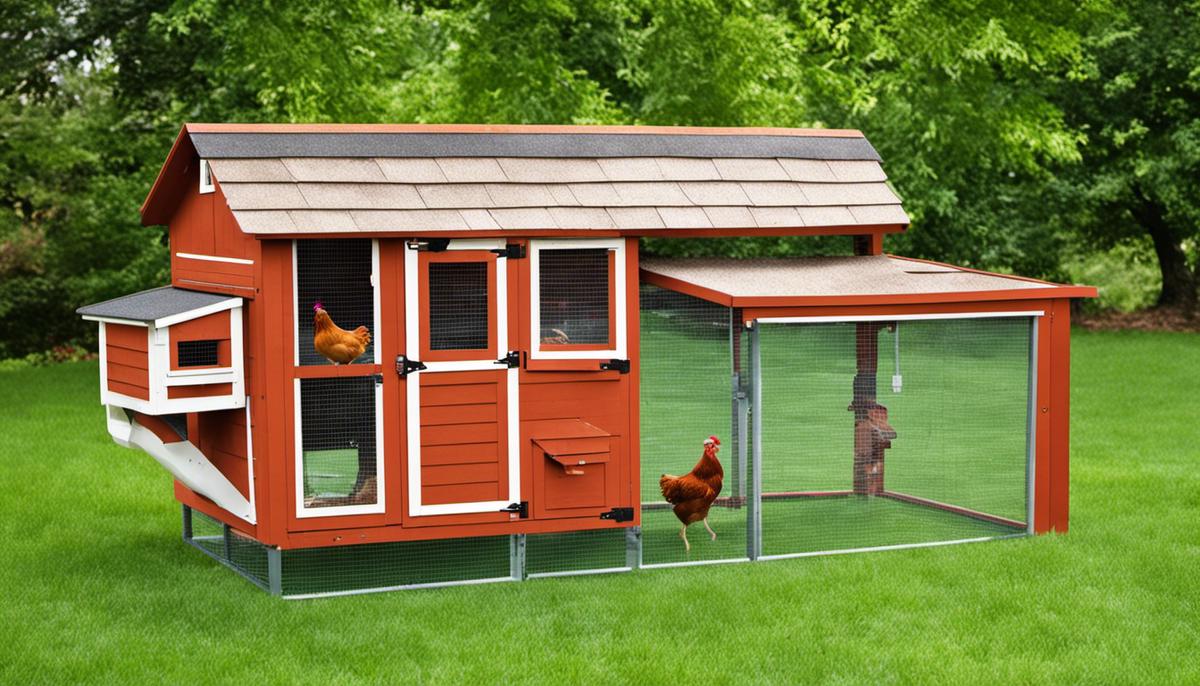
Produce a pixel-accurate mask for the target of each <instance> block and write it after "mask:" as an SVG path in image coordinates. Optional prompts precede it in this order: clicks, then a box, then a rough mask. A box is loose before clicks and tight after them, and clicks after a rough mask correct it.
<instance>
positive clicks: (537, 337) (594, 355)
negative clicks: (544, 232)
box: [529, 238, 627, 360]
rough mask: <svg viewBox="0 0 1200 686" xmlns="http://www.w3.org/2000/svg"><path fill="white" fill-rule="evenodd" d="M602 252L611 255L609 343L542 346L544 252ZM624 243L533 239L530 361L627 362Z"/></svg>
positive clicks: (547, 344)
mask: <svg viewBox="0 0 1200 686" xmlns="http://www.w3.org/2000/svg"><path fill="white" fill-rule="evenodd" d="M586 248H603V249H606V250H608V251H609V259H610V262H609V265H610V266H609V284H608V303H609V312H608V321H609V332H608V335H609V341H608V343H607V344H599V343H576V344H571V343H542V342H541V339H542V321H541V320H542V312H541V304H542V301H541V253H542V251H543V250H578V249H586ZM626 288H627V284H626V279H625V241H624V239H621V238H580V239H533V240H530V241H529V325H530V326H529V358H530V359H531V360H601V359H613V358H616V359H627V355H626V348H627V321H626V320H627V308H626V306H625V300H626V292H627V291H626Z"/></svg>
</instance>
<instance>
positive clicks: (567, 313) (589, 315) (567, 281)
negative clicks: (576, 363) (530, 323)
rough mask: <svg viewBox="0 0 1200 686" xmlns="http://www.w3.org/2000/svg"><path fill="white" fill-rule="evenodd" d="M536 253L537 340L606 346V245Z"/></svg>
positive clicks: (607, 262) (607, 263) (607, 318)
mask: <svg viewBox="0 0 1200 686" xmlns="http://www.w3.org/2000/svg"><path fill="white" fill-rule="evenodd" d="M537 255H538V321H539V322H540V327H541V332H540V335H541V342H542V343H553V344H560V345H585V344H586V345H598V344H601V345H607V344H608V343H609V339H610V333H611V332H610V331H609V330H608V326H609V294H610V288H609V286H610V284H609V282H608V280H609V279H608V276H609V274H608V271H609V261H610V259H611V258H610V256H609V250H608V248H571V249H563V250H559V249H553V250H552V249H543V250H539V251H538V253H537Z"/></svg>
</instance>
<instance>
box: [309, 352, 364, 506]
mask: <svg viewBox="0 0 1200 686" xmlns="http://www.w3.org/2000/svg"><path fill="white" fill-rule="evenodd" d="M299 383H300V403H299V404H300V453H301V454H300V469H299V471H300V475H299V476H300V482H301V483H300V490H301V493H300V495H301V497H302V498H303V500H302V502H301V508H300V513H301V514H302V515H303V513H304V511H305V510H313V509H318V510H325V511H326V512H324V513H328V508H344V507H351V508H361V507H366V506H373V505H377V504H378V503H379V502H380V500H379V493H380V484H379V479H378V477H379V462H378V448H377V445H378V443H377V433H376V432H377V427H376V416H375V407H376V394H377V392H378V390H377V386H376V381H375V377H373V376H354V377H340V378H317V379H300V380H299Z"/></svg>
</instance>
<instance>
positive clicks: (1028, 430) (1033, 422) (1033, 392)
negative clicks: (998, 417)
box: [1025, 317, 1038, 536]
mask: <svg viewBox="0 0 1200 686" xmlns="http://www.w3.org/2000/svg"><path fill="white" fill-rule="evenodd" d="M1037 368H1038V318H1037V317H1030V318H1029V400H1028V404H1027V407H1026V410H1025V531H1026V533H1028V534H1029V535H1031V536H1032V535H1033V533H1034V529H1033V510H1034V507H1033V505H1034V490H1033V483H1034V478H1035V476H1036V474H1037V384H1038V376H1037Z"/></svg>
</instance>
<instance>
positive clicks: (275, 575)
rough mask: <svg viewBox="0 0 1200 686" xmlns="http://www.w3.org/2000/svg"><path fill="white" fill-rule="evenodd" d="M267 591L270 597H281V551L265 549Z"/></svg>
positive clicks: (273, 548)
mask: <svg viewBox="0 0 1200 686" xmlns="http://www.w3.org/2000/svg"><path fill="white" fill-rule="evenodd" d="M267 590H268V591H269V592H270V593H271V595H283V551H282V550H280V549H279V548H276V547H274V546H272V547H270V548H267Z"/></svg>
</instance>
